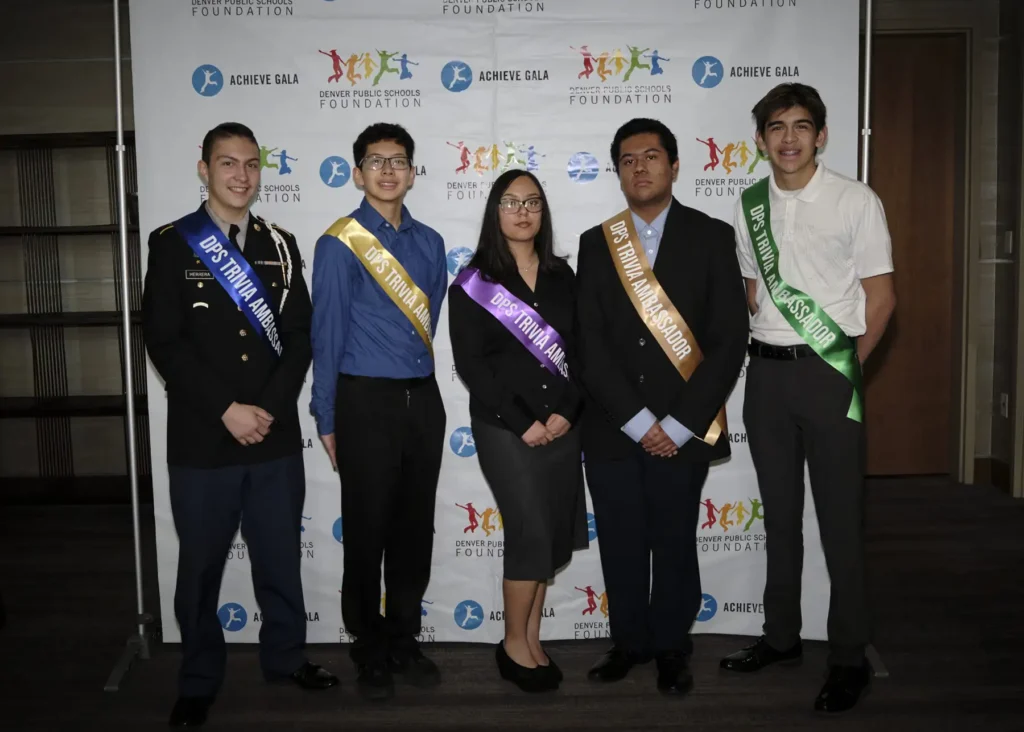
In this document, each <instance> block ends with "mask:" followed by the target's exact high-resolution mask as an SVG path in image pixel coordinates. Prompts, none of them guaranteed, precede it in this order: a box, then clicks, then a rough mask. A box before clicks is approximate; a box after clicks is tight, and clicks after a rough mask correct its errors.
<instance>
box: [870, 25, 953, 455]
mask: <svg viewBox="0 0 1024 732" xmlns="http://www.w3.org/2000/svg"><path fill="white" fill-rule="evenodd" d="M966 63H967V42H966V38H965V37H964V36H963V35H959V34H958V35H938V34H936V35H930V34H929V35H917V34H914V35H911V34H906V35H896V34H894V35H876V36H875V38H874V53H873V59H872V77H873V81H872V88H871V117H872V121H871V127H872V135H871V146H870V154H869V158H870V165H869V168H868V175H869V179H868V182H869V184H870V185H871V187H872V188H873V189H874V190H875V192H876V193H878V196H879V197H880V198H881V200H882V204H883V206H884V208H885V214H886V219H887V221H888V224H889V231H890V234H891V236H892V249H893V265H894V268H895V275H894V279H895V284H896V299H897V305H896V313H895V315H894V316H893V319H892V320H891V321H890V324H889V328H888V330H887V332H886V334H885V336H884V338H883V340H882V342H881V343H880V344H879V346H878V349H877V350H876V351H875V353H874V354H873V355H872V357H871V358H870V359H869V360H868V364H867V368H866V377H867V394H866V399H867V404H866V427H867V471H868V474H869V475H926V474H948V473H950V472H951V471H953V470H954V469H955V465H956V462H955V459H954V455H953V454H952V452H951V449H950V448H951V444H952V443H951V434H952V427H953V424H952V421H953V418H954V417H953V415H954V412H953V409H952V394H953V388H952V375H953V373H954V370H953V358H954V350H953V344H954V342H955V340H956V339H958V333H957V332H955V330H954V326H953V324H954V323H955V322H957V319H956V318H954V314H955V313H954V300H955V299H956V298H955V296H954V294H955V292H956V288H955V286H954V273H955V272H956V271H958V270H959V269H960V267H959V266H958V265H957V264H956V263H955V256H954V252H956V251H959V245H958V242H959V240H960V239H961V238H962V234H961V231H959V230H958V228H960V223H961V221H962V220H963V219H962V214H961V212H962V211H963V199H962V190H963V185H962V182H961V181H960V180H959V178H960V177H962V175H963V172H962V171H963V164H962V161H963V152H964V144H965V138H964V120H965V117H966V88H965V70H966Z"/></svg>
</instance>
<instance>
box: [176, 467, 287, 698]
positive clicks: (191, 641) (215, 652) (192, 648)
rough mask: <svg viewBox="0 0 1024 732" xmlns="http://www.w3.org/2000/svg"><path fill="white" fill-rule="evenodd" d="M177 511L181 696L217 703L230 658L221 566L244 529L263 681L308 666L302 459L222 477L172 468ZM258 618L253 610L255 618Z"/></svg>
mask: <svg viewBox="0 0 1024 732" xmlns="http://www.w3.org/2000/svg"><path fill="white" fill-rule="evenodd" d="M168 472H169V474H170V496H171V511H172V513H173V515H174V525H175V528H176V529H177V531H178V539H179V542H180V547H179V551H178V579H177V584H176V585H175V590H174V615H175V617H176V618H177V620H178V625H179V627H180V628H181V645H182V654H183V658H182V663H181V670H180V672H179V677H178V687H179V693H180V695H181V696H213V695H215V694H216V693H217V691H218V690H219V689H220V686H221V683H222V682H223V679H224V667H225V664H226V662H227V650H226V647H225V643H224V630H223V628H222V627H221V623H220V620H219V619H218V617H217V609H218V598H219V595H220V585H221V577H222V576H223V573H224V563H225V561H226V560H227V555H228V551H229V549H230V548H231V540H232V539H233V538H234V536H235V532H236V531H237V530H238V527H239V524H241V527H242V537H243V539H244V540H245V543H246V545H247V547H248V550H249V558H250V562H251V565H252V581H253V587H254V589H255V593H256V602H258V603H259V606H260V607H259V609H260V610H261V611H262V612H263V624H262V626H261V627H260V666H261V668H262V670H263V675H264V677H265V678H266V679H268V680H272V679H275V678H280V677H284V676H288V675H290V674H291V673H292V672H293V671H295V670H297V669H298V668H299V667H300V666H302V664H303V663H305V656H304V650H303V649H304V646H305V642H306V609H305V605H304V602H303V597H302V579H301V576H300V562H301V561H302V560H301V555H300V549H301V538H300V531H301V525H302V504H303V501H304V500H305V494H306V478H305V470H304V467H303V464H302V455H301V454H299V455H293V456H289V457H285V458H280V459H277V460H271V461H268V462H265V463H257V464H254V465H237V466H231V467H225V468H210V469H205V468H185V467H177V466H173V465H171V466H169V468H168ZM255 610H256V608H251V609H250V613H252V612H254V611H255Z"/></svg>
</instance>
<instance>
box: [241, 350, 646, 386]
mask: <svg viewBox="0 0 1024 732" xmlns="http://www.w3.org/2000/svg"><path fill="white" fill-rule="evenodd" d="M242 360H243V361H248V360H249V354H248V353H243V354H242ZM642 380H643V379H641V381H642Z"/></svg>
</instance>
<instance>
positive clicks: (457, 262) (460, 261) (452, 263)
mask: <svg viewBox="0 0 1024 732" xmlns="http://www.w3.org/2000/svg"><path fill="white" fill-rule="evenodd" d="M472 258H473V250H472V249H467V248H466V247H455V248H454V249H449V250H448V273H449V274H450V275H451V276H452V277H455V276H457V275H458V274H459V272H461V271H462V270H463V268H465V266H466V265H467V264H469V260H471V259H472Z"/></svg>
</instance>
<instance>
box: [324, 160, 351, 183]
mask: <svg viewBox="0 0 1024 732" xmlns="http://www.w3.org/2000/svg"><path fill="white" fill-rule="evenodd" d="M351 177H352V168H350V167H349V164H348V161H347V160H345V158H339V157H338V156H337V155H332V156H330V157H329V158H324V161H323V162H322V163H320V180H322V181H323V182H324V184H325V185H328V186H330V187H331V188H341V187H342V186H343V185H345V184H346V183H348V179H349V178H351Z"/></svg>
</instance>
